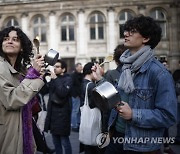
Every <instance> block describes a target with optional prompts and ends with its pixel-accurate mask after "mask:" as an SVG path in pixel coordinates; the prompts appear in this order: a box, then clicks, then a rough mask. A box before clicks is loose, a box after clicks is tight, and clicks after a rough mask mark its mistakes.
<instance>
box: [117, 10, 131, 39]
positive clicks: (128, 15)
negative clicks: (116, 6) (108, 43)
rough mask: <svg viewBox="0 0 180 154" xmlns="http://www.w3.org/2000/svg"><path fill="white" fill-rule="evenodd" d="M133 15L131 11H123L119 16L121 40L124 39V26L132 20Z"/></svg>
mask: <svg viewBox="0 0 180 154" xmlns="http://www.w3.org/2000/svg"><path fill="white" fill-rule="evenodd" d="M132 17H133V14H132V13H131V12H130V11H123V12H121V13H120V15H119V38H124V24H125V22H126V21H127V20H129V19H131V18H132Z"/></svg>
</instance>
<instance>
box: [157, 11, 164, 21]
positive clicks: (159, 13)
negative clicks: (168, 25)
mask: <svg viewBox="0 0 180 154" xmlns="http://www.w3.org/2000/svg"><path fill="white" fill-rule="evenodd" d="M164 19H165V17H164V14H163V13H162V12H161V11H158V20H164Z"/></svg>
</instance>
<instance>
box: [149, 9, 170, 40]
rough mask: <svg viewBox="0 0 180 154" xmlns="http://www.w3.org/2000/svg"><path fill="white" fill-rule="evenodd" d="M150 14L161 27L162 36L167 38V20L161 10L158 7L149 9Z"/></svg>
mask: <svg viewBox="0 0 180 154" xmlns="http://www.w3.org/2000/svg"><path fill="white" fill-rule="evenodd" d="M150 16H151V17H152V18H153V19H154V20H156V22H157V23H158V24H159V25H160V27H161V29H162V38H167V30H166V28H167V21H166V15H165V14H164V13H163V11H162V10H160V9H156V10H153V11H151V13H150Z"/></svg>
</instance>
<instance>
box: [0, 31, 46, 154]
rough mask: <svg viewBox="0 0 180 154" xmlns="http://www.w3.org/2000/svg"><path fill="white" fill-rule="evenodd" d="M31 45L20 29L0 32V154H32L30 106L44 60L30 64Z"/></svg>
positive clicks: (38, 88)
mask: <svg viewBox="0 0 180 154" xmlns="http://www.w3.org/2000/svg"><path fill="white" fill-rule="evenodd" d="M32 47H33V45H32V43H31V41H30V40H29V38H28V37H27V36H26V34H25V33H24V32H23V31H22V30H21V29H19V28H15V27H8V28H5V29H3V30H2V31H1V32H0V68H1V69H0V93H1V96H0V153H2V154H12V153H13V154H32V153H35V148H36V146H35V142H34V138H33V133H32V106H33V105H34V104H35V103H37V99H36V97H34V96H35V95H36V94H37V92H38V91H39V90H40V89H41V88H42V86H43V85H44V82H43V80H42V79H41V77H42V75H43V74H42V73H41V72H42V70H43V67H44V57H43V56H41V55H37V56H36V57H35V58H34V60H33V62H32V64H31V58H32V57H33V52H32Z"/></svg>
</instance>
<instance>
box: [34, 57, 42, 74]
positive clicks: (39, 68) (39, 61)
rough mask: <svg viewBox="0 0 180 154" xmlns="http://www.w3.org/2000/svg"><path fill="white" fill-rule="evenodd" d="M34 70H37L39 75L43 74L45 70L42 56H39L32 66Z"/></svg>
mask: <svg viewBox="0 0 180 154" xmlns="http://www.w3.org/2000/svg"><path fill="white" fill-rule="evenodd" d="M32 66H33V68H34V69H36V70H37V71H38V72H39V73H41V74H42V73H43V72H44V69H45V62H44V57H43V56H42V55H40V54H37V55H36V57H35V59H34V60H33V64H32Z"/></svg>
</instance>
